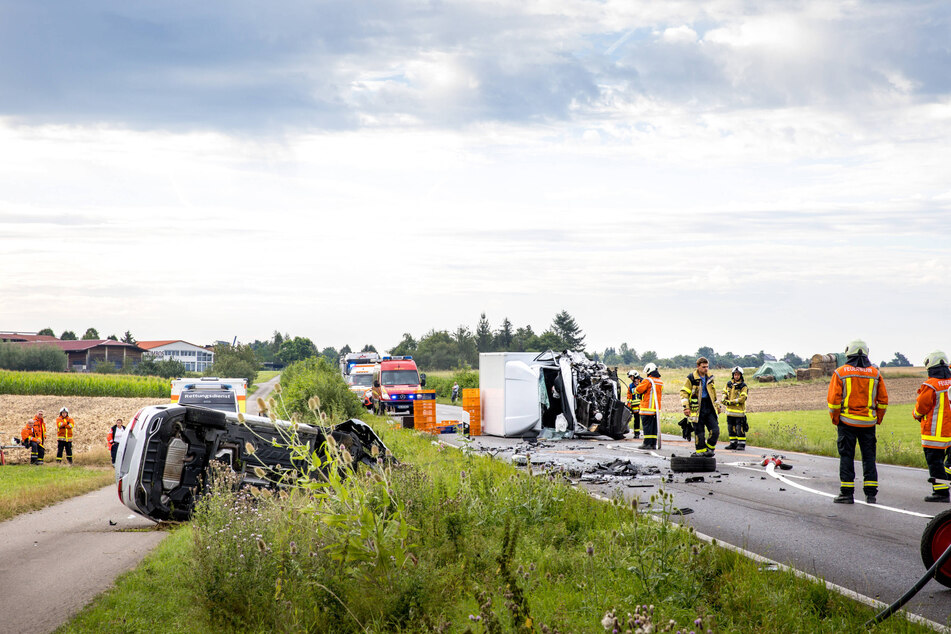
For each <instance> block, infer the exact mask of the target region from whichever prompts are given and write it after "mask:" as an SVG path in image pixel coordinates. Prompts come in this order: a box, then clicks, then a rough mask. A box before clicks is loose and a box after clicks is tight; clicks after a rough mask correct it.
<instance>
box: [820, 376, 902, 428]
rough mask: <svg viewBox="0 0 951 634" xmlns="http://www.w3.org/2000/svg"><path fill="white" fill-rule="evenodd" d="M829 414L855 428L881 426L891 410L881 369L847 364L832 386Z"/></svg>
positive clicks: (834, 378)
mask: <svg viewBox="0 0 951 634" xmlns="http://www.w3.org/2000/svg"><path fill="white" fill-rule="evenodd" d="M828 402H829V414H830V415H831V416H832V420H833V421H835V419H836V414H838V419H839V422H840V423H845V424H846V425H851V426H852V427H874V426H875V425H876V424H879V423H881V422H882V419H883V418H884V417H885V409H886V408H887V407H888V390H886V389H885V381H884V380H883V379H882V374H881V372H879V371H878V368H876V367H872V366H869V367H867V368H857V367H855V366H854V365H849V364H845V365H843V366H842V367H841V368H838V369H836V371H835V372H834V373H833V374H832V380H831V381H830V382H829V395H828Z"/></svg>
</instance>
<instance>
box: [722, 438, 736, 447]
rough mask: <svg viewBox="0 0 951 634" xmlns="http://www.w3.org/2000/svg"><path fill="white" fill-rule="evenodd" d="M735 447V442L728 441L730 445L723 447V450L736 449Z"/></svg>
mask: <svg viewBox="0 0 951 634" xmlns="http://www.w3.org/2000/svg"><path fill="white" fill-rule="evenodd" d="M736 447H737V444H736V441H735V440H731V441H730V444H729V445H727V446H726V447H724V449H736Z"/></svg>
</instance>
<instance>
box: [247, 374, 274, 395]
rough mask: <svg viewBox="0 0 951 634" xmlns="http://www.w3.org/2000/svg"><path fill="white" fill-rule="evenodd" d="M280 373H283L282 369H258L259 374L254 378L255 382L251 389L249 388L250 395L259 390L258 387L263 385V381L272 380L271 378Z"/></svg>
mask: <svg viewBox="0 0 951 634" xmlns="http://www.w3.org/2000/svg"><path fill="white" fill-rule="evenodd" d="M280 373H281V370H260V371H258V376H257V378H256V379H254V384H253V385H252V386H251V389H249V390H248V395H249V396H250V395H251V394H254V393H255V392H257V391H258V388H259V387H260V386H261V384H262V383H266V382H267V381H270V380H271V379H273V378H274V377H276V376H277V375H278V374H280Z"/></svg>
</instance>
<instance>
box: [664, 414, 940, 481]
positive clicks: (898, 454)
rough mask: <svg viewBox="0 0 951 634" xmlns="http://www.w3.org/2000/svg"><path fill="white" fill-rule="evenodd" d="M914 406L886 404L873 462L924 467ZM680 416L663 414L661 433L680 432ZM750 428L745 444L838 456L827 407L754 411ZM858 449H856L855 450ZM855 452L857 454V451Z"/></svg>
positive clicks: (722, 422) (723, 429)
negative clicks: (678, 423) (887, 405)
mask: <svg viewBox="0 0 951 634" xmlns="http://www.w3.org/2000/svg"><path fill="white" fill-rule="evenodd" d="M913 407H914V405H912V404H910V403H906V404H900V405H890V406H889V408H888V413H887V414H886V415H885V420H884V421H883V422H882V424H881V425H879V426H877V427H876V428H875V435H876V437H877V438H878V445H877V448H876V461H877V462H881V463H885V464H896V465H905V466H909V467H922V468H925V467H927V465H926V463H925V458H924V453H923V452H922V450H921V435H920V427H919V425H918V422H917V421H916V420H915V419H914V418H912V416H911V412H912V409H913ZM681 418H682V416H679V415H674V414H664V415H662V416H661V428H662V429H663V431H664V432H665V433H670V434H678V435H679V434H680V427H679V426H678V425H677V421H679V420H680V419H681ZM747 419H748V422H749V425H750V431H749V433H748V434H747V440H746V442H747V444H750V445H755V446H757V447H769V448H772V449H785V450H788V451H800V452H803V453H810V454H816V455H820V456H838V455H839V453H838V450H837V449H836V437H837V433H838V432H837V431H836V428H835V426H834V425H833V424H832V421H831V419H830V418H829V412H828V410H807V411H792V412H754V413H750V414H748V415H747ZM726 429H727V428H726V416H724V415H721V416H720V439H721V440H724V439H725V436H726ZM857 451H858V450H857ZM857 455H861V451H859V452H858V454H857Z"/></svg>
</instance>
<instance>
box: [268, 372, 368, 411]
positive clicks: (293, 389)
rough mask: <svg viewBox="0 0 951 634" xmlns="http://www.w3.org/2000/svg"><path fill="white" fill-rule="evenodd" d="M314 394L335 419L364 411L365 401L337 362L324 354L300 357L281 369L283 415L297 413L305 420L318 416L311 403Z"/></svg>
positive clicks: (323, 408)
mask: <svg viewBox="0 0 951 634" xmlns="http://www.w3.org/2000/svg"><path fill="white" fill-rule="evenodd" d="M314 396H317V397H319V398H320V403H321V409H322V410H323V411H324V412H325V413H326V414H327V415H328V416H329V417H330V418H331V419H332V420H335V421H342V420H346V419H348V418H354V417H357V416H359V415H360V414H362V413H364V412H365V411H366V410H364V409H363V405H361V404H360V401H359V399H358V398H357V397H356V395H354V393H353V392H351V391H350V388H349V387H347V384H346V382H344V380H343V377H342V376H341V375H340V371H339V370H338V369H337V367H336V366H333V365H331V364H329V363H327V360H326V359H324V358H323V357H313V358H310V359H305V360H304V361H298V362H297V363H292V364H291V365H289V366H287V367H286V368H284V370H283V371H282V372H281V401H282V404H281V407H280V408H279V409H281V410H283V411H280V412H279V415H280V416H281V417H282V418H289V417H290V415H291V414H293V413H296V414H298V415H299V416H300V417H301V420H302V421H304V422H308V421H310V422H313V421H314V420H315V416H314V414H313V412H312V411H311V408H310V407H309V406H308V402H309V401H310V399H311V398H312V397H314Z"/></svg>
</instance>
